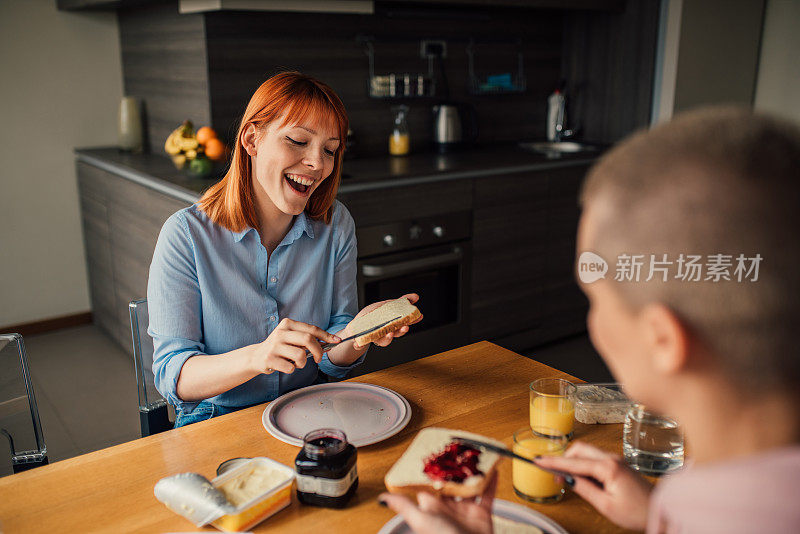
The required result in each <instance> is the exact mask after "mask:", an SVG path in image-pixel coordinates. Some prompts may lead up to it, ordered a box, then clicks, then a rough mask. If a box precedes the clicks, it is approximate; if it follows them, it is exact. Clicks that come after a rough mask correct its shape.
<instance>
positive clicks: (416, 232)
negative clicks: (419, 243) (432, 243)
mask: <svg viewBox="0 0 800 534" xmlns="http://www.w3.org/2000/svg"><path fill="white" fill-rule="evenodd" d="M408 236H409V237H410V238H411V239H419V238H420V237H422V227H421V226H420V225H418V224H415V225H413V226H412V227H411V228H409V229H408Z"/></svg>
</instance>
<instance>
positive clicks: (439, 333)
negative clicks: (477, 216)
mask: <svg viewBox="0 0 800 534" xmlns="http://www.w3.org/2000/svg"><path fill="white" fill-rule="evenodd" d="M471 219H472V217H471V214H470V212H457V213H449V214H445V215H437V216H430V217H422V218H414V219H408V220H404V221H399V222H395V223H390V224H381V225H376V226H370V227H365V228H357V229H356V237H357V239H358V250H359V259H358V297H359V303H360V304H361V305H362V306H364V305H366V304H370V303H373V302H377V301H381V300H386V299H394V298H397V297H400V296H402V295H404V294H406V293H417V294H418V295H419V296H420V300H419V302H418V304H417V306H418V307H419V309H420V311H421V312H422V314H423V319H422V321H420V322H419V323H417V324H415V325H414V326H412V327H411V330H410V331H409V333H408V334H406V335H405V336H403V337H402V338H401V339H398V340H396V341H395V342H393V343H392V344H391V345H389V346H388V347H373V348H371V349H370V351H369V353H368V354H367V358H366V360H365V362H364V363H363V364H362V365H360V366H358V367H357V368H356V369H355V370H354V372H353V375H360V374H364V373H369V372H371V371H376V370H378V369H384V368H386V367H391V366H393V365H397V364H400V363H405V362H409V361H412V360H416V359H418V358H422V357H425V356H430V355H431V354H435V353H437V352H441V351H444V350H448V349H451V348H454V347H458V346H461V345H464V344H465V343H466V342H467V341H468V339H469V318H468V314H469V309H468V308H469V304H468V298H469V281H470V272H469V269H470V257H471V256H470V255H471V249H470V238H471Z"/></svg>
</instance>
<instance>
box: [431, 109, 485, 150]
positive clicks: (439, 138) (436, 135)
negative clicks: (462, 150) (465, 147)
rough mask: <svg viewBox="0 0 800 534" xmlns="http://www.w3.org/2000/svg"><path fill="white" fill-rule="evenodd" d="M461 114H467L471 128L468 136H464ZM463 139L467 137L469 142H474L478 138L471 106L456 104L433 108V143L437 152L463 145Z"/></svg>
mask: <svg viewBox="0 0 800 534" xmlns="http://www.w3.org/2000/svg"><path fill="white" fill-rule="evenodd" d="M463 114H469V118H470V126H471V128H470V130H471V132H470V133H469V136H465V132H464V126H463V124H462V116H463ZM465 137H468V140H469V141H474V140H475V138H477V137H478V128H477V121H476V118H475V111H474V110H473V109H472V107H471V106H466V105H458V104H439V105H436V106H433V142H434V144H435V145H436V146H437V147H438V148H439V150H441V151H443V152H444V151H447V150H449V149H452V148H455V147H457V146H460V145H462V144H463V143H464V140H465Z"/></svg>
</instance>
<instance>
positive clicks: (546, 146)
mask: <svg viewBox="0 0 800 534" xmlns="http://www.w3.org/2000/svg"><path fill="white" fill-rule="evenodd" d="M519 146H520V148H522V149H524V150H529V151H531V152H538V153H540V154H553V153H556V154H575V153H577V152H591V151H594V150H597V148H596V147H594V146H592V145H585V144H583V143H576V142H574V141H541V142H527V143H520V144H519Z"/></svg>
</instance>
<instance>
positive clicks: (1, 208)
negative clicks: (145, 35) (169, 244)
mask: <svg viewBox="0 0 800 534" xmlns="http://www.w3.org/2000/svg"><path fill="white" fill-rule="evenodd" d="M55 4H56V2H55V0H2V1H0V117H1V118H2V125H0V131H2V134H0V184H1V186H2V189H1V190H0V250H2V253H1V254H0V328H2V327H3V326H8V325H12V324H16V323H24V322H31V321H37V320H42V319H47V318H52V317H58V316H61V315H68V314H72V313H80V312H85V311H89V309H90V304H89V295H88V289H87V281H86V266H85V261H84V255H83V240H82V236H81V222H80V214H79V208H78V193H77V184H76V178H75V158H74V155H73V152H72V150H73V148H74V147H80V146H91V145H95V146H96V145H113V144H116V128H117V127H116V124H117V118H116V115H117V109H118V106H119V101H120V98H121V96H122V69H121V66H120V50H119V31H118V27H117V18H116V14H115V13H113V12H88V13H87V12H61V11H57V10H56V7H55Z"/></svg>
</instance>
